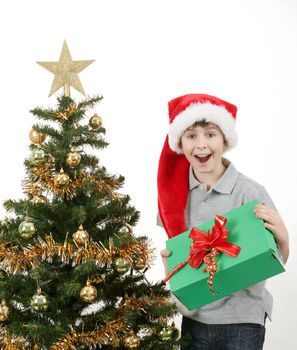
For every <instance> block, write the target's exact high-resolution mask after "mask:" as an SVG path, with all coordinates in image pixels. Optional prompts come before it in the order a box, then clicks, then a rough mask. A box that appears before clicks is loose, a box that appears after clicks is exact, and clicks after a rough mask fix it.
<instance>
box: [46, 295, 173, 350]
mask: <svg viewBox="0 0 297 350" xmlns="http://www.w3.org/2000/svg"><path fill="white" fill-rule="evenodd" d="M153 304H157V305H159V306H161V305H169V300H168V298H166V297H157V296H155V297H152V296H145V297H142V298H136V297H135V296H132V297H125V299H124V301H123V303H122V306H121V307H120V310H119V315H118V317H117V318H116V319H115V320H114V321H112V322H110V323H106V325H105V326H104V330H95V331H92V332H76V331H74V330H73V329H72V331H71V332H70V333H68V334H66V335H65V336H64V337H63V338H62V339H60V340H59V341H58V342H56V343H55V344H53V345H52V346H51V347H50V350H73V349H76V345H77V344H79V343H82V344H83V345H85V346H95V345H106V344H109V345H112V346H114V347H115V348H117V347H118V345H119V339H121V338H122V337H123V335H124V334H125V333H127V332H128V331H129V330H131V329H130V328H129V326H128V325H126V324H125V323H124V322H123V321H122V320H121V316H122V315H123V314H124V313H125V310H126V309H128V308H133V309H135V310H143V311H144V312H145V310H146V309H147V308H148V307H149V306H151V305H153Z"/></svg>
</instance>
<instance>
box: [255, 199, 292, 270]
mask: <svg viewBox="0 0 297 350" xmlns="http://www.w3.org/2000/svg"><path fill="white" fill-rule="evenodd" d="M254 213H255V215H256V217H257V218H260V219H263V220H264V226H265V227H266V228H267V229H268V230H270V231H271V232H272V233H273V235H274V238H275V241H276V243H277V245H278V248H279V251H280V254H281V256H282V259H283V261H284V263H286V262H287V260H288V257H289V235H288V231H287V228H286V226H285V224H284V222H283V219H282V217H281V215H280V213H279V212H278V211H276V210H275V209H273V208H271V207H269V206H268V205H267V204H266V203H262V204H258V205H256V207H255V209H254Z"/></svg>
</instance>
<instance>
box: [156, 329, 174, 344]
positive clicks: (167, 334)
mask: <svg viewBox="0 0 297 350" xmlns="http://www.w3.org/2000/svg"><path fill="white" fill-rule="evenodd" d="M172 337H173V328H172V327H171V326H166V327H163V328H162V329H161V331H160V332H159V339H160V340H161V341H164V342H165V341H169V340H172Z"/></svg>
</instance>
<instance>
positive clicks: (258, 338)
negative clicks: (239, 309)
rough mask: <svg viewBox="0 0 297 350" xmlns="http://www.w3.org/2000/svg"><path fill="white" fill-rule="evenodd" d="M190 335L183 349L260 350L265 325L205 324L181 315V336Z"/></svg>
mask: <svg viewBox="0 0 297 350" xmlns="http://www.w3.org/2000/svg"><path fill="white" fill-rule="evenodd" d="M187 333H188V334H190V335H191V338H192V339H191V341H190V343H189V344H188V345H187V346H186V347H184V348H183V350H196V349H198V350H261V349H263V343H264V338H265V327H264V326H262V325H260V324H255V323H234V324H206V323H202V322H197V321H194V320H192V319H190V318H187V317H183V320H182V336H185V335H186V334H187Z"/></svg>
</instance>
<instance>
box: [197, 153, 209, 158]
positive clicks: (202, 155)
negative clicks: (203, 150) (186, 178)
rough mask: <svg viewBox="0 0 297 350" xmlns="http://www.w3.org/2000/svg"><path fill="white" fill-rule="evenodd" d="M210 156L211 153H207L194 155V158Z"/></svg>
mask: <svg viewBox="0 0 297 350" xmlns="http://www.w3.org/2000/svg"><path fill="white" fill-rule="evenodd" d="M210 155H211V153H209V154H196V155H195V157H208V156H210Z"/></svg>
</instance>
